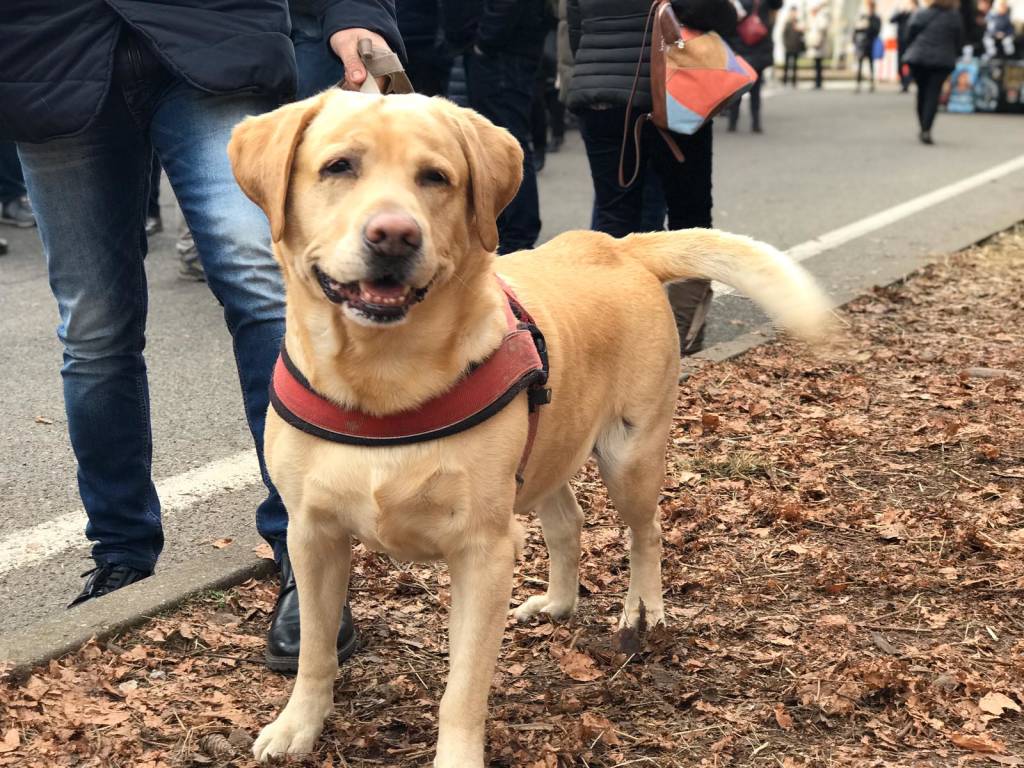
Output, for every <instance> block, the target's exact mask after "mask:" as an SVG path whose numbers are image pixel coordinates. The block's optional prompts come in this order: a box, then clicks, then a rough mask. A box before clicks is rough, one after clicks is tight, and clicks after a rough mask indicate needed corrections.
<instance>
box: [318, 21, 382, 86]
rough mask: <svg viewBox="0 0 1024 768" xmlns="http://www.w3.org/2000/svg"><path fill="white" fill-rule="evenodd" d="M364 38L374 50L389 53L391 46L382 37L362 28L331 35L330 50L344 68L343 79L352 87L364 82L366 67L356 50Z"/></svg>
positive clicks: (340, 31)
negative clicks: (370, 43) (371, 44)
mask: <svg viewBox="0 0 1024 768" xmlns="http://www.w3.org/2000/svg"><path fill="white" fill-rule="evenodd" d="M364 38H367V39H369V40H370V42H372V43H373V47H374V48H375V49H378V50H381V51H387V52H389V53H390V52H391V46H389V45H388V44H387V41H386V40H385V39H384V38H383V37H381V36H380V35H378V34H377V33H376V32H371V31H370V30H368V29H363V28H362V27H352V28H350V29H341V30H338V31H337V32H335V33H334V34H333V35H331V41H330V42H331V50H332V51H334V53H335V55H336V56H337V57H338V58H339V59H341V63H342V64H343V65H344V66H345V77H346V79H347V80H348V81H349V82H350V83H352V84H353V85H362V83H363V81H364V80H366V67H365V66H363V62H362V59H360V58H359V52H358V50H357V46H358V44H359V41H360V40H362V39H364Z"/></svg>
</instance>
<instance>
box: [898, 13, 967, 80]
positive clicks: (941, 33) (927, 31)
mask: <svg viewBox="0 0 1024 768" xmlns="http://www.w3.org/2000/svg"><path fill="white" fill-rule="evenodd" d="M963 45H964V20H963V19H962V18H961V16H960V12H959V11H958V10H955V9H953V8H940V7H938V6H936V5H933V6H931V7H930V8H922V9H921V10H919V11H915V12H914V15H913V16H911V17H910V23H909V24H908V25H907V52H906V53H904V54H903V61H905V62H907V63H908V64H916V65H918V66H922V67H940V68H947V67H948V68H949V69H952V68H953V67H954V66H956V60H957V57H959V55H960V49H961V48H962V47H963Z"/></svg>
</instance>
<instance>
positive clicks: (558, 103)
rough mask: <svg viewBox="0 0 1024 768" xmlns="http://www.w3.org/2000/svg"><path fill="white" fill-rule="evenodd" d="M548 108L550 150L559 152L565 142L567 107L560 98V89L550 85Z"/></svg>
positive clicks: (546, 97)
mask: <svg viewBox="0 0 1024 768" xmlns="http://www.w3.org/2000/svg"><path fill="white" fill-rule="evenodd" d="M545 99H546V101H547V108H548V122H549V123H550V124H551V145H550V146H549V147H548V149H549V150H550V151H551V152H557V151H558V150H560V149H561V148H562V143H563V142H564V141H565V105H564V104H563V103H562V100H561V99H560V98H558V89H557V88H555V87H554V85H549V86H548V87H547V90H546V91H545Z"/></svg>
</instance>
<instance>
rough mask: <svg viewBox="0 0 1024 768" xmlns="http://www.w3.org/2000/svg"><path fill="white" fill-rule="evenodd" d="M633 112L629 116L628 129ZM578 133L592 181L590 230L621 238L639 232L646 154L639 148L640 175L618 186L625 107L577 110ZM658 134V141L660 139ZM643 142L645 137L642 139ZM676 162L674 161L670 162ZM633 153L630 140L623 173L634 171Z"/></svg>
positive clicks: (634, 156)
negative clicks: (628, 184) (592, 197)
mask: <svg viewBox="0 0 1024 768" xmlns="http://www.w3.org/2000/svg"><path fill="white" fill-rule="evenodd" d="M637 114H638V113H636V112H634V114H632V115H630V118H629V119H630V132H631V133H632V124H633V122H632V121H633V120H635V118H636V117H637ZM578 116H579V123H580V135H581V136H582V137H583V146H584V148H585V149H586V152H587V162H588V163H589V164H590V177H591V179H592V180H593V183H594V209H593V216H592V220H591V229H594V230H596V231H598V232H604V233H605V234H608V235H611V236H612V237H624V236H625V235H628V234H629V233H631V232H637V231H640V222H641V206H642V205H643V190H644V179H645V172H646V170H647V169H646V167H645V166H646V157H645V156H644V155H645V152H644V150H643V148H641V158H640V161H641V162H640V175H639V176H638V177H637V179H636V181H634V182H633V184H631V185H630V186H628V187H625V188H623V187H621V186H619V152H620V149H621V147H622V127H623V124H624V122H625V119H626V110H625V108H624V107H622V108H616V109H584V110H581V111H580V112H579V115H578ZM661 140H662V139H661V137H660V136H659V137H658V138H657V141H661ZM644 141H646V139H644ZM674 162H675V161H674V160H673V163H674ZM635 163H636V155H635V153H634V147H633V142H632V141H629V142H628V143H627V145H626V156H625V169H626V170H625V172H626V176H627V177H629V176H631V175H632V173H633V168H634V164H635Z"/></svg>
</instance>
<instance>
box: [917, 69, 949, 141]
mask: <svg viewBox="0 0 1024 768" xmlns="http://www.w3.org/2000/svg"><path fill="white" fill-rule="evenodd" d="M930 70H931V71H930V72H928V75H927V79H926V82H925V89H924V90H925V97H924V103H923V104H922V108H921V130H922V131H923V132H924V136H925V140H926V143H929V144H930V143H931V132H932V124H933V123H934V122H935V115H936V114H938V111H939V98H940V97H941V95H942V85H943V83H945V82H946V78H947V77H949V75H950V73H951V72H952V71H953V69H952V67H947V68H940V67H931V68H930Z"/></svg>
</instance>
